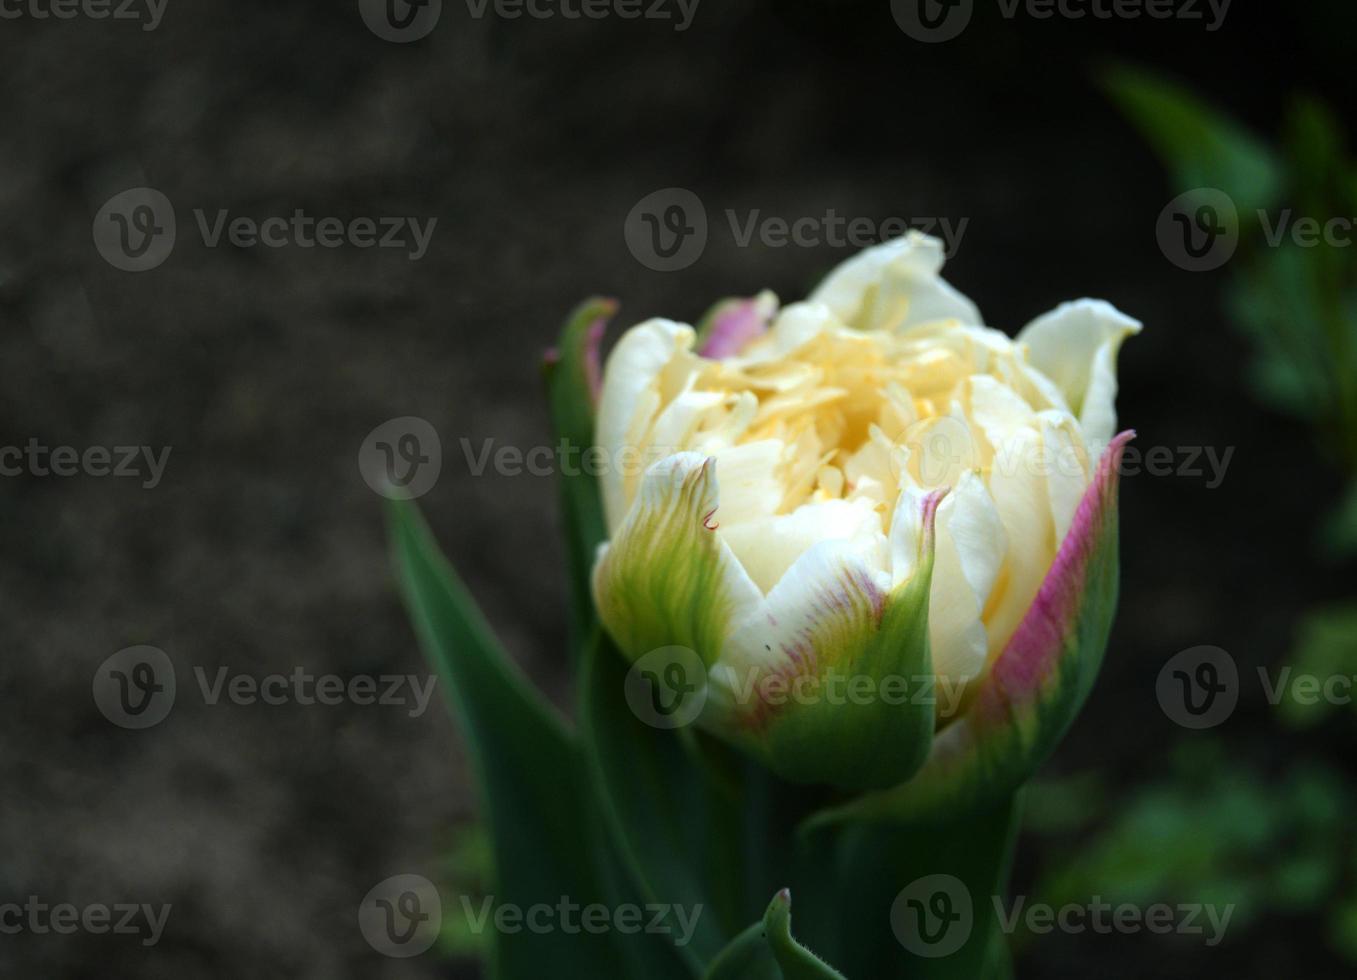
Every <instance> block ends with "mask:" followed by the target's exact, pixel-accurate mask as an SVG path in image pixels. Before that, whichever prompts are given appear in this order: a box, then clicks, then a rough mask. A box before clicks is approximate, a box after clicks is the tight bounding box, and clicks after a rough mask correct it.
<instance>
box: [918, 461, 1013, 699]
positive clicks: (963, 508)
mask: <svg viewBox="0 0 1357 980" xmlns="http://www.w3.org/2000/svg"><path fill="white" fill-rule="evenodd" d="M1005 551H1006V537H1005V534H1004V529H1003V525H1002V523H1001V522H1000V520H999V513H998V511H997V509H996V508H995V506H994V502H993V501H992V500H991V499H990V496H989V491H988V490H987V489H986V488H985V484H984V481H983V480H982V479H981V478H980V476H979V475H978V474H977V473H975V472H974V471H969V472H967V473H965V474H963V475H962V477H961V479H960V481H959V482H958V483H957V485H956V486H955V487H954V488H953V489H952V491H951V492H950V493H949V494H948V495H947V496H946V497H945V498H943V501H942V503H941V504H940V505H939V507H938V517H937V551H936V559H935V564H934V566H933V585H932V589H931V590H930V592H929V604H928V632H929V643H930V647H931V650H932V657H933V672H934V673H935V674H936V675H937V676H938V677H939V678H946V679H947V680H948V681H949V682H951V683H953V684H960V683H965V682H967V681H969V680H970V679H971V678H973V677H975V676H976V675H978V674H979V673H980V671H981V670H982V669H983V668H984V666H985V658H986V655H987V653H988V649H989V647H988V637H987V634H986V630H985V626H984V623H983V622H982V621H981V614H982V612H983V610H984V607H985V603H986V602H987V601H988V600H989V597H990V592H991V590H992V589H993V588H994V583H995V580H996V579H997V578H998V575H999V569H1000V566H1001V565H1002V563H1003V559H1004V553H1005ZM939 703H940V706H943V707H946V706H947V704H949V703H951V702H950V699H949V700H946V701H940V702H939Z"/></svg>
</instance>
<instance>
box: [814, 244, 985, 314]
mask: <svg viewBox="0 0 1357 980" xmlns="http://www.w3.org/2000/svg"><path fill="white" fill-rule="evenodd" d="M942 264H943V245H942V242H940V241H939V240H938V239H936V238H930V237H929V236H927V235H923V234H920V233H919V232H917V231H910V232H909V233H907V234H906V235H904V236H903V237H901V238H893V239H891V240H890V241H888V242H883V243H882V244H880V245H876V246H873V247H872V248H869V249H867V250H866V251H863V252H861V253H859V254H858V255H855V256H854V257H853V258H851V259H849V260H848V261H846V262H844V263H842V264H841V265H839V266H838V267H837V268H836V269H834V271H833V272H831V273H830V274H829V275H828V276H826V277H825V279H824V281H823V282H822V283H820V285H819V286H818V287H817V288H816V290H815V292H813V293H812V294H811V296H810V300H811V302H820V303H824V304H826V305H827V306H828V307H829V308H830V309H831V310H833V311H834V314H835V315H836V316H837V317H838V318H839V319H840V320H841V321H843V322H844V323H846V324H848V325H850V326H854V327H858V328H859V329H863V330H883V329H885V330H901V329H905V328H907V327H911V326H914V325H916V324H920V323H929V322H932V321H934V320H952V319H955V320H960V321H961V322H962V323H973V324H978V323H981V322H982V321H981V319H980V311H979V310H977V309H976V308H975V304H974V303H972V302H971V301H970V300H969V299H967V298H966V297H965V296H963V295H962V294H961V293H959V292H957V291H956V290H955V289H953V288H952V287H951V286H950V285H948V283H947V282H946V281H945V280H944V279H942V278H941V277H940V276H939V275H938V273H939V271H941V269H942Z"/></svg>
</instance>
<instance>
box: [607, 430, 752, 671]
mask: <svg viewBox="0 0 1357 980" xmlns="http://www.w3.org/2000/svg"><path fill="white" fill-rule="evenodd" d="M715 471H716V461H715V460H713V459H711V458H709V457H706V458H704V457H703V456H701V455H699V454H698V453H678V454H676V455H674V456H671V457H669V458H668V459H662V460H660V461H659V462H658V463H655V464H654V465H653V466H651V467H650V469H648V470H647V471H646V474H645V477H644V479H643V481H642V483H641V489H640V492H639V493H638V494H637V497H636V500H635V501H634V502H633V504H632V507H631V509H630V510H629V511H628V512H627V515H626V517H625V518H624V519H623V521H622V524H621V526H620V527H618V529H617V531H616V532H615V533H614V535H613V538H612V540H611V541H610V542H609V543H608V544H607V545H605V546H604V547H603V548H602V549H600V551H599V559H598V563H597V565H596V566H595V568H594V602H595V603H596V605H597V607H598V614H599V619H600V620H601V621H602V623H603V625H604V627H606V628H607V630H608V632H609V634H611V636H612V638H613V639H614V640H615V641H616V642H617V645H618V647H620V648H621V650H622V652H623V653H625V654H627V655H628V656H630V657H633V658H634V657H639V656H642V655H644V654H646V653H648V652H650V651H651V650H655V649H658V648H659V647H663V646H671V645H672V646H686V647H688V648H690V649H692V650H694V651H695V652H696V653H697V654H698V656H700V657H701V658H702V660H703V662H704V663H706V664H707V665H708V666H710V665H711V664H713V663H715V661H716V658H717V657H718V656H719V655H720V651H721V648H722V646H723V645H724V643H725V639H726V637H727V636H728V635H729V632H730V629H731V624H732V623H733V622H734V621H735V620H736V619H737V618H738V617H741V616H744V615H747V614H748V612H749V611H750V610H751V609H752V608H754V607H756V606H757V605H758V604H759V603H760V602H761V601H762V596H761V595H760V593H759V590H758V589H757V588H756V587H755V585H754V583H753V582H751V581H750V580H749V576H748V575H746V574H745V572H744V569H743V568H741V567H740V563H739V562H738V561H736V560H735V557H734V556H733V555H732V554H731V553H730V549H729V548H727V547H726V545H725V544H724V543H723V542H722V541H721V539H720V538H719V537H718V536H717V534H716V533H715V532H716V524H715V514H716V509H717V500H718V498H717V483H716V472H715Z"/></svg>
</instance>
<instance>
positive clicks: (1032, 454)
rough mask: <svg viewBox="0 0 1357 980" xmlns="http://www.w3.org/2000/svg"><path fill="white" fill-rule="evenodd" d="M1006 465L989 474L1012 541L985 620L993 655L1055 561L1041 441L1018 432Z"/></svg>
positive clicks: (1028, 431)
mask: <svg viewBox="0 0 1357 980" xmlns="http://www.w3.org/2000/svg"><path fill="white" fill-rule="evenodd" d="M1005 454H1006V459H1007V460H1008V461H1009V463H1008V464H1007V465H998V464H997V462H996V465H995V466H994V467H993V468H992V469H991V470H990V472H989V474H988V482H989V492H990V497H991V498H992V499H993V501H994V506H995V508H996V509H997V510H998V512H999V520H1000V522H1001V523H1002V524H1003V527H1004V533H1005V535H1006V536H1007V538H1008V550H1007V552H1006V557H1005V560H1004V564H1003V567H1002V569H1001V570H1000V574H999V580H998V582H997V583H996V586H995V589H994V593H993V595H992V596H991V598H990V602H989V605H988V608H987V610H986V615H985V624H986V627H987V630H988V632H989V649H990V654H991V655H994V654H995V653H997V652H998V651H999V650H1002V649H1003V645H1004V644H1005V643H1007V642H1008V638H1009V637H1010V636H1012V635H1013V631H1014V630H1015V629H1017V626H1018V623H1019V622H1021V620H1022V617H1023V615H1024V614H1025V613H1026V612H1027V608H1028V606H1030V605H1031V604H1032V599H1033V598H1034V597H1035V596H1036V594H1037V589H1038V588H1040V586H1041V580H1042V577H1043V576H1044V575H1045V574H1046V570H1047V569H1048V568H1049V567H1050V565H1051V560H1052V559H1053V558H1054V557H1055V549H1054V541H1055V531H1054V522H1053V519H1052V516H1051V503H1050V498H1049V496H1048V494H1047V485H1046V478H1045V476H1044V474H1043V473H1042V467H1041V466H1040V465H1037V461H1038V460H1040V454H1041V437H1040V435H1039V433H1038V432H1037V430H1035V429H1019V430H1016V431H1015V433H1014V434H1013V435H1012V436H1011V437H1010V438H1009V441H1008V444H1007V445H1006V446H1005Z"/></svg>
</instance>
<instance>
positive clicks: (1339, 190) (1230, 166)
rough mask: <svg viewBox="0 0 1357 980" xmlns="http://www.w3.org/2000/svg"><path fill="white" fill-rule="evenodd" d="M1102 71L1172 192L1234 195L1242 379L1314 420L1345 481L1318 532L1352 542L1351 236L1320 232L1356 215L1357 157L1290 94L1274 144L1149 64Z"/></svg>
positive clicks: (1354, 356)
mask: <svg viewBox="0 0 1357 980" xmlns="http://www.w3.org/2000/svg"><path fill="white" fill-rule="evenodd" d="M1104 81H1105V85H1106V87H1107V90H1108V92H1109V94H1110V95H1111V96H1112V98H1113V99H1114V100H1115V101H1116V102H1117V104H1118V105H1120V106H1121V108H1122V110H1123V111H1124V112H1125V113H1126V115H1127V117H1128V118H1130V119H1131V121H1132V122H1133V123H1134V124H1135V125H1136V126H1137V127H1138V128H1139V129H1140V131H1141V133H1142V134H1143V135H1144V136H1145V138H1146V140H1147V141H1148V142H1149V143H1150V144H1151V145H1152V146H1153V147H1154V148H1155V150H1156V151H1157V152H1158V154H1159V156H1160V157H1161V158H1162V159H1163V161H1164V163H1165V165H1166V166H1167V167H1168V169H1169V172H1170V174H1171V177H1172V181H1173V184H1174V186H1175V187H1176V188H1177V189H1178V190H1179V191H1180V192H1187V191H1191V190H1194V189H1197V188H1200V187H1214V188H1217V189H1219V190H1222V191H1224V192H1225V193H1226V194H1228V195H1229V196H1230V197H1231V198H1232V199H1233V200H1234V202H1235V204H1236V206H1237V208H1238V211H1239V215H1240V221H1239V232H1240V236H1241V241H1240V245H1239V254H1238V257H1237V258H1236V259H1235V262H1234V264H1233V267H1232V273H1233V274H1232V275H1231V279H1230V282H1229V285H1228V287H1227V292H1226V309H1227V311H1228V313H1229V315H1230V317H1231V319H1232V320H1233V321H1234V323H1235V324H1236V326H1237V327H1238V329H1239V330H1240V331H1241V333H1242V334H1243V335H1244V336H1245V337H1247V338H1248V340H1249V341H1250V343H1251V344H1252V345H1253V348H1254V355H1255V356H1254V358H1253V361H1252V363H1251V364H1250V367H1249V381H1250V383H1251V386H1252V388H1253V390H1254V392H1255V393H1256V394H1257V396H1258V397H1259V398H1260V399H1262V400H1263V401H1265V402H1267V403H1268V404H1270V405H1272V406H1274V407H1275V408H1277V409H1279V410H1281V411H1283V412H1286V413H1287V414H1289V415H1292V416H1293V417H1295V418H1298V419H1301V420H1302V421H1304V422H1306V423H1307V424H1308V425H1310V426H1312V427H1313V428H1314V429H1315V430H1316V433H1317V435H1318V437H1319V440H1320V443H1321V445H1322V446H1323V447H1324V448H1325V449H1326V451H1328V452H1329V453H1330V454H1331V455H1332V456H1333V457H1334V458H1335V460H1336V461H1337V462H1338V464H1339V465H1340V466H1341V467H1342V468H1343V470H1344V472H1345V474H1346V475H1347V476H1348V477H1349V479H1351V480H1352V481H1353V487H1354V489H1353V490H1352V491H1351V492H1350V493H1349V495H1348V498H1347V500H1346V501H1345V502H1344V503H1343V505H1342V506H1341V507H1340V508H1339V509H1338V510H1337V512H1336V514H1335V516H1334V517H1333V518H1331V519H1330V520H1329V521H1328V522H1327V524H1326V525H1325V527H1324V528H1323V534H1324V541H1325V547H1326V549H1327V550H1328V551H1330V552H1331V553H1334V554H1339V555H1343V554H1353V553H1357V262H1354V261H1353V249H1354V248H1355V247H1357V245H1354V244H1348V245H1347V246H1343V247H1340V246H1337V245H1332V244H1329V243H1328V242H1326V241H1325V240H1324V239H1323V238H1322V237H1320V235H1321V232H1322V227H1323V226H1324V224H1325V223H1326V222H1328V221H1329V220H1331V219H1339V220H1344V219H1351V218H1352V217H1353V216H1354V215H1357V162H1354V160H1353V158H1352V157H1351V156H1350V155H1349V152H1348V149H1347V147H1346V145H1345V140H1344V137H1343V132H1342V128H1341V126H1340V124H1339V122H1338V120H1337V119H1336V118H1335V117H1334V116H1333V114H1332V113H1331V112H1330V111H1329V110H1328V109H1327V108H1326V107H1325V106H1324V105H1323V104H1322V103H1320V102H1318V101H1316V100H1314V99H1310V98H1303V97H1302V98H1298V99H1296V100H1295V102H1294V104H1293V105H1292V107H1291V109H1290V112H1289V113H1288V116H1287V119H1286V123H1285V126H1284V127H1283V135H1282V137H1281V138H1280V140H1279V141H1278V146H1277V147H1275V148H1270V147H1268V146H1266V145H1264V144H1263V143H1261V142H1260V141H1259V140H1258V139H1257V138H1256V137H1254V136H1253V135H1252V134H1250V133H1249V132H1248V131H1247V130H1245V129H1244V128H1243V127H1242V126H1240V125H1239V124H1238V123H1237V122H1235V121H1234V120H1233V119H1230V118H1229V117H1228V116H1227V115H1225V114H1224V113H1223V112H1221V111H1220V110H1218V109H1216V108H1215V107H1213V106H1211V105H1209V104H1207V103H1206V102H1205V101H1203V100H1201V99H1200V98H1198V97H1197V96H1196V95H1195V94H1193V93H1191V92H1189V91H1187V90H1185V89H1184V88H1182V87H1181V86H1178V85H1176V84H1174V83H1172V82H1169V81H1167V80H1166V79H1164V78H1162V77H1160V76H1158V75H1155V74H1153V73H1151V72H1148V71H1145V70H1141V69H1133V68H1118V69H1115V70H1113V71H1111V72H1109V73H1107V75H1106V77H1105V79H1104ZM1302 221H1304V222H1313V224H1312V225H1311V226H1310V231H1312V232H1313V235H1309V234H1307V236H1306V237H1302V236H1300V235H1297V234H1292V233H1291V229H1292V228H1296V229H1297V231H1299V226H1297V225H1296V224H1295V223H1296V222H1302ZM1345 234H1348V235H1350V234H1351V228H1350V227H1349V228H1348V229H1347V231H1346V232H1345Z"/></svg>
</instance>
